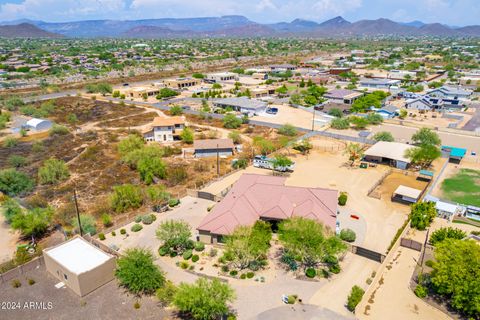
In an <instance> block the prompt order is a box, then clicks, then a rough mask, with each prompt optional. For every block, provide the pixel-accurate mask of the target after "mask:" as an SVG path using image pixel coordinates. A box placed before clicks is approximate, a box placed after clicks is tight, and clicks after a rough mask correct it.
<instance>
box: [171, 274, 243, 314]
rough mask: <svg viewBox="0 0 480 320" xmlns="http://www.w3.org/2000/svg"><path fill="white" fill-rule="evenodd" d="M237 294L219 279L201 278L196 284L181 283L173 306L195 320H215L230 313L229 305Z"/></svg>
mask: <svg viewBox="0 0 480 320" xmlns="http://www.w3.org/2000/svg"><path fill="white" fill-rule="evenodd" d="M234 299H235V292H234V291H233V289H232V288H231V287H230V286H229V285H228V284H226V283H222V282H220V280H218V279H214V280H207V279H205V278H199V279H198V280H197V281H196V282H195V283H193V284H188V283H181V284H180V285H179V287H178V290H177V292H176V293H175V296H174V299H173V305H174V306H175V307H177V309H178V310H180V311H181V312H184V313H188V314H189V315H190V317H191V318H192V319H195V320H215V319H220V317H222V316H223V315H226V314H228V313H229V307H228V303H231V302H233V301H234Z"/></svg>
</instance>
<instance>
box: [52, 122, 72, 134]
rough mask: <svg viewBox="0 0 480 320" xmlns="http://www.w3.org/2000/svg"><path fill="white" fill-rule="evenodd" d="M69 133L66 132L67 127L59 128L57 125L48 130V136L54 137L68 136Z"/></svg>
mask: <svg viewBox="0 0 480 320" xmlns="http://www.w3.org/2000/svg"><path fill="white" fill-rule="evenodd" d="M69 132H70V131H69V130H68V128H67V127H65V126H61V125H59V124H54V125H53V126H52V127H51V128H50V130H49V131H48V134H49V135H50V136H55V135H58V136H64V135H66V134H68V133H69Z"/></svg>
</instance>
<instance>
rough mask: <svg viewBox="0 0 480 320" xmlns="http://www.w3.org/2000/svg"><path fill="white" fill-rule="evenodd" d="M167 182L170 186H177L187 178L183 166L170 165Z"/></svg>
mask: <svg viewBox="0 0 480 320" xmlns="http://www.w3.org/2000/svg"><path fill="white" fill-rule="evenodd" d="M167 172H168V174H167V180H168V183H169V184H170V185H177V184H179V183H181V182H183V181H185V180H186V179H187V178H188V172H187V169H186V168H185V166H179V165H172V166H169V168H168V171H167Z"/></svg>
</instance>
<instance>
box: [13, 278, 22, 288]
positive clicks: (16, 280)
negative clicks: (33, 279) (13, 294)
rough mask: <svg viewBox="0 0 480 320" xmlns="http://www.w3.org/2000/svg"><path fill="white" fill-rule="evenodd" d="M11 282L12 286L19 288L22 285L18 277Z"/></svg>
mask: <svg viewBox="0 0 480 320" xmlns="http://www.w3.org/2000/svg"><path fill="white" fill-rule="evenodd" d="M11 284H12V287H14V288H20V287H21V286H22V283H21V282H20V280H18V279H14V280H12V282H11Z"/></svg>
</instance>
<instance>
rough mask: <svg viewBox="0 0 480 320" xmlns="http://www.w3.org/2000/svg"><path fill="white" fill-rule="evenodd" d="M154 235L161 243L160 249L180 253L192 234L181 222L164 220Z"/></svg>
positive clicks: (183, 222)
mask: <svg viewBox="0 0 480 320" xmlns="http://www.w3.org/2000/svg"><path fill="white" fill-rule="evenodd" d="M156 235H157V239H159V240H160V241H161V242H162V246H161V247H160V249H162V248H163V250H167V251H174V252H176V253H182V252H183V251H184V250H185V249H187V247H188V246H189V243H190V242H191V240H190V237H191V236H192V232H191V231H190V225H189V224H188V223H187V222H185V221H183V220H166V221H164V222H162V223H161V224H160V226H158V229H157V232H156Z"/></svg>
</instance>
